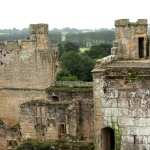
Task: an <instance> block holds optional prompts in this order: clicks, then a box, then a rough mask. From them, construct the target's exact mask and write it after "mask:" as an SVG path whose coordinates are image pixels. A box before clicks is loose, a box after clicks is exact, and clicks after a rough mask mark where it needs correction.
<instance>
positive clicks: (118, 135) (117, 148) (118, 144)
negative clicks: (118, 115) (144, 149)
mask: <svg viewBox="0 0 150 150" xmlns="http://www.w3.org/2000/svg"><path fill="white" fill-rule="evenodd" d="M111 122H112V128H113V129H114V132H115V149H114V150H120V149H121V137H122V131H121V128H120V126H119V123H118V120H117V122H114V121H113V120H112V121H111Z"/></svg>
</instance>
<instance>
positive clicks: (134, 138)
mask: <svg viewBox="0 0 150 150" xmlns="http://www.w3.org/2000/svg"><path fill="white" fill-rule="evenodd" d="M133 140H134V144H136V135H133Z"/></svg>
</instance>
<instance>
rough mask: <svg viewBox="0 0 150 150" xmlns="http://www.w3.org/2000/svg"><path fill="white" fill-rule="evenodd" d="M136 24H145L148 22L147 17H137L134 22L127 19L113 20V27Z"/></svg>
mask: <svg viewBox="0 0 150 150" xmlns="http://www.w3.org/2000/svg"><path fill="white" fill-rule="evenodd" d="M129 25H132V26H137V25H144V26H147V25H148V22H147V19H138V20H137V21H136V22H130V20H129V19H118V20H116V21H115V27H119V26H129Z"/></svg>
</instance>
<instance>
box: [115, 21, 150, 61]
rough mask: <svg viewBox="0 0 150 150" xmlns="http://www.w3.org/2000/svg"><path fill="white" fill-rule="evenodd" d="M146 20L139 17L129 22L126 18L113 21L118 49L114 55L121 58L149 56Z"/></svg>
mask: <svg viewBox="0 0 150 150" xmlns="http://www.w3.org/2000/svg"><path fill="white" fill-rule="evenodd" d="M147 26H148V25H147V20H146V19H139V20H137V22H129V20H128V19H120V20H116V21H115V27H116V41H117V42H118V51H117V52H116V55H117V56H118V58H121V59H139V58H148V57H149V41H148V32H147Z"/></svg>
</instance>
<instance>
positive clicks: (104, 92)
mask: <svg viewBox="0 0 150 150" xmlns="http://www.w3.org/2000/svg"><path fill="white" fill-rule="evenodd" d="M115 27H116V28H115V32H116V39H115V41H114V46H113V48H112V52H111V55H110V56H108V57H105V58H103V59H101V60H97V63H96V66H95V68H94V69H93V86H94V87H93V89H94V90H93V92H94V93H93V95H94V131H95V134H94V136H95V149H96V150H149V149H150V126H149V124H150V105H149V104H150V58H149V57H150V55H149V54H150V47H149V40H150V38H149V35H148V23H147V20H146V19H139V20H137V22H130V21H129V20H128V19H121V20H116V21H115Z"/></svg>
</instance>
